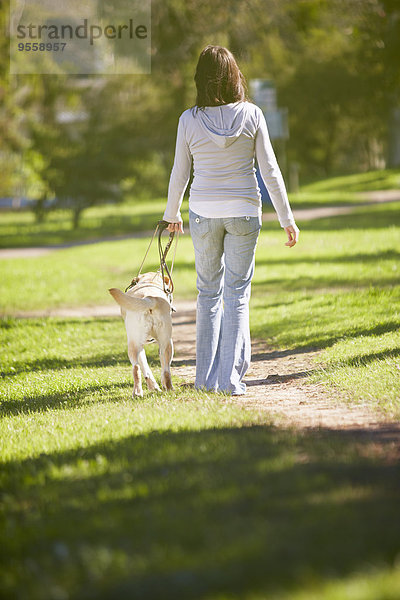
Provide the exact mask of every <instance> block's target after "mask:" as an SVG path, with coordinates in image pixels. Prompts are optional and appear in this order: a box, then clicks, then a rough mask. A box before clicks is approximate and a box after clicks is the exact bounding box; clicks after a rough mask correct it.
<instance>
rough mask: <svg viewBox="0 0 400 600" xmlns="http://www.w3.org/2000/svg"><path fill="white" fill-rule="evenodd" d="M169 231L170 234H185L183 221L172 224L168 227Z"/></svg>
mask: <svg viewBox="0 0 400 600" xmlns="http://www.w3.org/2000/svg"><path fill="white" fill-rule="evenodd" d="M167 231H169V232H170V233H172V232H173V231H174V232H175V233H185V232H184V231H183V221H178V222H177V223H170V224H169V225H168V227H167Z"/></svg>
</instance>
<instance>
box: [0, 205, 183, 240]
mask: <svg viewBox="0 0 400 600" xmlns="http://www.w3.org/2000/svg"><path fill="white" fill-rule="evenodd" d="M164 210H165V200H161V199H154V200H152V201H151V202H150V201H148V202H144V201H140V202H135V203H124V204H121V205H105V206H96V207H92V208H88V209H87V210H85V211H84V212H83V214H82V218H81V222H80V225H79V227H78V228H77V229H73V228H72V227H71V213H70V212H67V211H65V210H56V211H52V212H50V213H49V214H48V216H47V218H46V220H45V221H44V222H43V223H37V222H36V221H35V217H34V215H33V213H32V212H30V211H26V210H22V211H18V212H11V211H3V212H2V213H1V219H0V248H20V247H31V246H57V245H63V244H70V243H74V242H81V241H86V242H93V241H98V240H99V239H101V238H110V237H111V238H114V237H118V236H125V237H126V236H130V235H132V234H143V233H144V234H147V232H149V231H153V230H154V229H155V226H156V224H157V221H159V220H160V219H161V218H162V215H163V213H164ZM183 214H184V217H185V219H186V221H187V211H184V213H183Z"/></svg>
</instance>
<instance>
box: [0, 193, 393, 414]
mask: <svg viewBox="0 0 400 600" xmlns="http://www.w3.org/2000/svg"><path fill="white" fill-rule="evenodd" d="M399 213H400V203H392V204H387V205H377V206H373V207H368V210H366V209H365V208H361V207H360V208H358V209H357V210H356V211H355V212H354V214H353V215H346V216H338V217H332V218H330V219H318V220H316V221H310V222H303V223H300V227H301V242H300V244H299V245H298V246H297V247H296V248H295V249H293V250H289V249H287V248H285V246H284V245H283V242H284V237H283V234H282V232H281V231H279V229H278V228H277V227H276V225H275V224H271V223H266V224H265V227H264V228H263V233H262V235H261V238H260V242H259V246H258V250H257V267H256V273H255V277H254V280H253V287H252V290H253V291H252V311H251V325H252V332H253V335H254V336H256V337H262V338H265V339H266V340H267V341H268V343H269V344H271V345H272V346H274V347H275V348H282V347H284V348H287V349H293V350H295V349H296V348H297V349H300V348H308V347H312V348H324V349H325V350H324V352H323V354H322V355H321V364H320V368H319V370H318V373H317V375H315V377H318V378H319V380H320V381H325V382H327V383H329V384H331V385H333V386H336V387H338V388H340V389H342V390H344V392H345V396H346V397H347V398H348V399H349V400H350V401H369V402H372V403H376V404H377V406H380V408H382V409H383V410H385V411H386V412H387V413H388V414H391V415H397V416H398V415H399V414H400V406H399V398H400V387H399V385H400V384H399V377H398V364H399V354H398V352H399V347H400V340H399V324H400V315H399V305H400V304H399V281H400V273H399V260H398V259H399V255H400V243H399V231H398V228H397V227H396V226H395V225H394V224H395V223H396V222H398V219H399ZM147 245H148V238H146V239H139V240H133V239H131V240H123V241H118V242H103V243H101V244H94V245H88V246H80V247H74V248H69V249H64V250H60V251H58V252H57V253H52V254H49V255H47V256H44V257H41V258H32V259H29V260H27V259H12V260H3V261H1V263H0V270H1V278H2V282H3V290H2V297H1V299H0V311H1V312H2V313H3V314H15V313H18V311H35V310H39V309H41V310H43V309H46V308H47V309H51V308H52V307H63V306H64V307H66V306H67V307H69V306H79V305H97V304H107V303H109V304H112V303H113V300H112V299H111V297H109V294H108V292H107V289H108V288H109V287H114V286H115V287H120V288H123V287H125V285H126V284H127V283H128V282H129V281H130V280H131V278H132V276H133V275H134V274H136V273H137V270H138V268H139V265H140V262H141V260H142V257H143V255H144V252H145V249H146V248H147ZM156 261H157V251H156V248H155V246H153V248H152V251H151V254H150V255H149V259H148V262H147V265H148V267H146V268H149V269H152V268H155V267H156ZM71 265H73V268H71ZM175 283H176V289H177V295H176V297H177V298H185V297H186V298H192V297H194V295H195V274H194V259H193V250H192V246H191V241H190V239H189V238H188V237H187V236H186V237H185V236H181V237H180V239H179V248H178V254H177V259H176V266H175ZM355 342H357V345H356V346H355V345H354V344H355ZM349 348H352V349H355V352H354V354H353V355H350V354H349ZM361 375H362V380H361Z"/></svg>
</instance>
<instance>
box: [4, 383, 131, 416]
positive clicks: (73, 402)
mask: <svg viewBox="0 0 400 600" xmlns="http://www.w3.org/2000/svg"><path fill="white" fill-rule="evenodd" d="M132 388H133V379H132V383H126V382H123V383H109V384H106V383H104V384H88V385H80V386H79V390H76V389H74V388H73V387H71V389H69V390H63V391H60V392H49V393H48V394H39V395H38V394H35V395H34V396H28V395H26V396H24V399H23V400H5V401H3V402H2V403H1V406H0V417H6V416H10V415H21V414H27V413H29V414H30V413H39V412H46V411H47V410H49V409H52V410H54V409H60V410H66V409H68V408H77V407H78V406H82V405H83V404H85V403H90V404H93V403H94V402H96V403H99V402H100V401H101V400H102V399H103V401H105V402H119V401H120V400H121V391H122V390H132ZM99 392H101V394H102V398H99V397H98V396H97V395H96V396H95V397H93V395H94V394H97V393H99ZM130 397H131V392H128V391H127V398H130Z"/></svg>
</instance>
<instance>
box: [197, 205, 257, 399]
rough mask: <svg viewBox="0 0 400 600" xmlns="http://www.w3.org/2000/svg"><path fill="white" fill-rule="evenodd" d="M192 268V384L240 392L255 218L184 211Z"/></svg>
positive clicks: (246, 358)
mask: <svg viewBox="0 0 400 600" xmlns="http://www.w3.org/2000/svg"><path fill="white" fill-rule="evenodd" d="M189 223H190V233H191V236H192V241H193V246H194V251H195V261H196V273H197V289H198V292H199V293H198V297H197V318H196V332H197V333H196V381H195V387H197V388H203V389H204V388H205V389H207V390H210V391H222V392H230V393H232V394H237V395H239V394H244V393H245V391H246V384H245V383H244V382H243V381H242V379H243V377H244V375H245V374H246V371H247V369H248V368H249V365H250V358H251V342H250V326H249V300H250V288H251V279H252V277H253V273H254V257H255V250H256V245H257V240H258V236H259V233H260V229H261V219H260V218H259V217H229V218H227V217H225V218H212V219H210V218H206V217H201V216H199V215H197V214H196V213H194V212H192V211H190V212H189Z"/></svg>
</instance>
